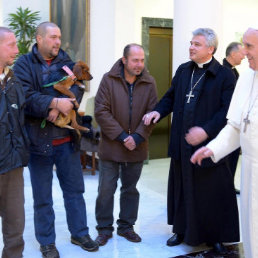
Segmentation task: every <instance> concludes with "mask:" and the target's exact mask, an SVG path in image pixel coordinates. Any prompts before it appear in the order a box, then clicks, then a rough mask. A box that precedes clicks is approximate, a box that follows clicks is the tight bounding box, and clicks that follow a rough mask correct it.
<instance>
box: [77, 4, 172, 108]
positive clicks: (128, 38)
mask: <svg viewBox="0 0 258 258" xmlns="http://www.w3.org/2000/svg"><path fill="white" fill-rule="evenodd" d="M90 15H91V17H90V34H91V35H90V70H91V73H92V74H93V77H94V78H93V80H92V81H91V82H90V92H89V93H86V94H85V96H84V99H83V103H82V104H81V108H82V107H83V106H84V105H85V101H86V99H87V98H89V97H92V96H95V95H96V92H97V89H98V86H99V83H100V81H101V78H102V76H103V74H104V73H106V72H108V71H109V70H110V68H111V67H112V65H113V64H114V63H115V62H116V60H117V59H119V58H120V57H121V56H122V54H123V49H124V47H125V45H127V44H128V43H132V42H135V43H139V44H141V37H142V28H141V24H142V21H141V18H142V17H157V18H170V19H171V18H172V16H173V1H172V0H159V1H157V0H90ZM86 112H87V111H86Z"/></svg>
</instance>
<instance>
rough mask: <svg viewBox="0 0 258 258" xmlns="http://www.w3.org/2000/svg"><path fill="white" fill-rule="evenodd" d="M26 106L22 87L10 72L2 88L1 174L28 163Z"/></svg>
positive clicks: (0, 99) (0, 123)
mask: <svg viewBox="0 0 258 258" xmlns="http://www.w3.org/2000/svg"><path fill="white" fill-rule="evenodd" d="M24 104H25V98H24V93H23V89H22V85H21V84H20V82H19V81H18V80H17V79H16V77H15V76H14V74H13V72H12V71H11V70H9V72H8V74H7V75H6V77H5V78H4V80H3V82H2V84H1V87H0V142H1V144H0V146H1V147H0V174H3V173H5V172H8V171H10V170H12V169H15V168H18V167H24V166H26V165H27V163H28V159H29V152H28V151H29V150H28V148H29V140H28V137H27V133H26V130H25V126H24Z"/></svg>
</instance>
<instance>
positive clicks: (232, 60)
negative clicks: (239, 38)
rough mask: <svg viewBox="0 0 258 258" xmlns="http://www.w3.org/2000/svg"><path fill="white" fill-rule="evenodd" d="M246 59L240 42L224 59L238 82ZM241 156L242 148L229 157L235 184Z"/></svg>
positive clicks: (234, 45) (224, 62)
mask: <svg viewBox="0 0 258 258" xmlns="http://www.w3.org/2000/svg"><path fill="white" fill-rule="evenodd" d="M244 58H245V55H244V51H243V46H242V44H241V43H240V42H231V43H230V44H229V45H228V46H227V49H226V57H225V58H224V59H223V65H224V66H225V67H227V68H229V69H230V71H231V72H232V73H233V74H234V76H235V77H236V80H238V77H239V73H238V71H237V69H236V67H235V66H236V65H240V64H241V61H242V60H243V59H244ZM239 154H240V148H238V149H236V150H235V151H233V152H232V153H230V155H229V156H228V161H229V167H230V170H231V173H232V177H233V182H234V178H235V174H236V169H237V163H238V157H239ZM235 192H236V194H240V190H238V189H235Z"/></svg>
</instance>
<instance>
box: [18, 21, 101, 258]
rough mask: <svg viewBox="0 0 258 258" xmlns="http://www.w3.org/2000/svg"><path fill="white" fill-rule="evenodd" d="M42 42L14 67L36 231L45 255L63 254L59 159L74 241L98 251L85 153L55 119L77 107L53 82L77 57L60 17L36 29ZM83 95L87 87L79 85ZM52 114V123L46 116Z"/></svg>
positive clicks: (77, 93)
mask: <svg viewBox="0 0 258 258" xmlns="http://www.w3.org/2000/svg"><path fill="white" fill-rule="evenodd" d="M36 42H37V43H36V44H35V45H34V46H33V48H32V52H31V53H29V54H26V55H23V56H21V57H20V58H19V59H18V60H17V62H16V63H15V66H14V72H15V74H16V75H17V77H18V78H19V79H20V80H21V82H22V84H23V87H24V91H25V94H26V110H25V111H26V129H27V131H28V134H29V137H30V140H31V145H30V161H29V169H30V175H31V183H32V189H33V198H34V225H35V234H36V238H37V240H38V242H39V243H40V250H41V252H42V254H43V257H59V253H58V251H57V249H56V247H55V227H54V220H55V214H54V210H53V200H52V178H53V165H54V164H55V166H56V174H57V177H58V179H59V182H60V186H61V189H62V191H63V197H64V204H65V210H66V217H67V223H68V229H69V231H70V233H71V242H72V243H73V244H76V245H79V246H81V247H82V248H83V249H85V250H87V251H95V250H97V249H98V244H97V243H96V242H95V241H93V240H92V239H91V238H90V236H89V229H88V227H87V217H86V207H85V201H84V198H83V193H84V181H83V175H82V170H81V164H80V153H79V151H78V149H77V148H76V144H75V142H74V140H73V137H72V136H71V130H69V129H64V128H59V127H56V126H55V125H54V124H53V123H52V122H54V121H55V120H56V119H57V116H58V114H59V113H60V112H61V113H63V114H65V115H66V114H68V113H69V111H70V110H71V109H72V108H73V107H74V105H73V99H69V98H66V97H64V96H60V95H59V93H58V92H56V91H55V90H54V89H53V87H42V86H43V85H46V84H47V83H48V79H49V76H50V75H51V73H57V72H58V71H59V70H60V69H62V68H61V67H62V66H63V65H70V64H71V63H72V61H71V59H70V58H69V56H68V55H67V54H66V53H65V52H64V51H63V50H62V49H60V45H61V32H60V29H59V28H58V26H57V25H56V24H54V23H50V22H44V23H41V24H40V25H39V26H38V28H37V30H36ZM71 90H72V91H73V92H74V94H75V96H76V98H77V101H78V102H80V100H81V98H82V95H83V89H80V88H79V87H78V86H77V85H73V86H72V88H71ZM44 119H46V120H47V122H46V124H45V125H44V124H42V121H43V120H44Z"/></svg>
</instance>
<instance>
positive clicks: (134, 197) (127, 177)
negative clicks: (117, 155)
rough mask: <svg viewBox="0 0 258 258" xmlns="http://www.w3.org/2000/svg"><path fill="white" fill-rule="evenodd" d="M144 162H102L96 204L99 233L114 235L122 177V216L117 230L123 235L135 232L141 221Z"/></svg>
mask: <svg viewBox="0 0 258 258" xmlns="http://www.w3.org/2000/svg"><path fill="white" fill-rule="evenodd" d="M142 166H143V162H131V163H118V162H113V161H103V160H100V162H99V187H98V197H97V201H96V220H97V227H96V228H97V230H98V232H99V233H104V234H111V233H112V232H113V231H114V227H113V222H114V217H113V210H114V194H115V191H116V188H117V181H118V178H119V177H120V179H121V185H122V186H121V188H120V213H119V219H118V220H117V225H118V228H117V231H118V232H120V233H123V232H126V231H128V230H131V229H133V225H134V224H135V221H136V220H137V214H138V207H139V197H140V195H139V192H138V190H137V189H136V184H137V182H138V180H139V178H140V175H141V171H142Z"/></svg>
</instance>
